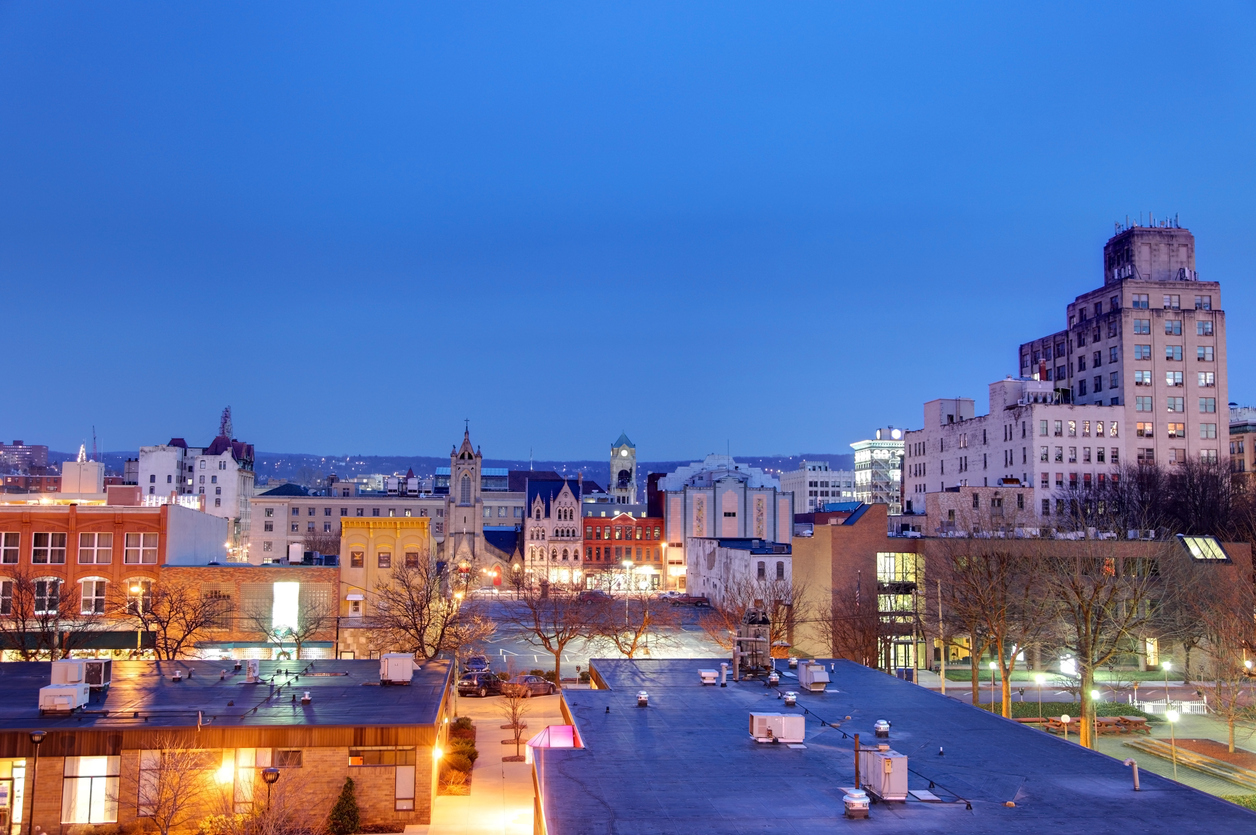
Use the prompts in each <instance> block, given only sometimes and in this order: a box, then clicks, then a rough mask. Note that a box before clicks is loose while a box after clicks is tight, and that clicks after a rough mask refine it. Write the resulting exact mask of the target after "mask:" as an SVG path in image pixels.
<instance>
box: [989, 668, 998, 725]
mask: <svg viewBox="0 0 1256 835" xmlns="http://www.w3.org/2000/svg"><path fill="white" fill-rule="evenodd" d="M997 669H999V662H997V661H991V662H990V712H991V713H993V712H994V671H995V670H997Z"/></svg>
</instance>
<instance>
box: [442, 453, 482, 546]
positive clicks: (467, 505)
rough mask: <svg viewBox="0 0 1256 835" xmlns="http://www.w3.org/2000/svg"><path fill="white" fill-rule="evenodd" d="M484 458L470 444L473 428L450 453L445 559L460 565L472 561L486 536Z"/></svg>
mask: <svg viewBox="0 0 1256 835" xmlns="http://www.w3.org/2000/svg"><path fill="white" fill-rule="evenodd" d="M482 460H483V459H482V457H481V455H480V451H479V450H478V449H474V448H472V446H471V431H470V430H469V429H468V430H467V431H466V432H465V433H464V434H463V436H462V446H460V447H458V448H457V449H455V450H454V451H453V452H451V453H450V454H449V496H448V497H447V498H446V499H445V558H446V559H447V560H448V561H449V562H451V563H453V564H455V565H456V564H457V563H459V562H461V561H462V560H467V561H468V562H473V561H474V560H475V559H476V557H478V556H479V555H478V554H477V553H476V543H477V542H481V541H483V536H484V499H483V498H482V497H481V495H480V469H481V462H482Z"/></svg>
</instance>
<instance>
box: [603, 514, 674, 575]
mask: <svg viewBox="0 0 1256 835" xmlns="http://www.w3.org/2000/svg"><path fill="white" fill-rule="evenodd" d="M637 507H640V508H642V509H644V506H642V505H638V506H637ZM621 508H622V506H620V505H613V504H608V505H600V504H587V505H585V506H584V554H585V564H584V569H585V580H586V586H587V587H588V588H600V589H616V590H618V589H622V588H623V587H624V578H625V576H626V569H625V567H624V562H625V561H629V562H631V563H632V564H633V565H632V568H631V572H632V574H633V576H634V577H635V579H636V583H634V587H639V588H642V589H659V588H662V587H663V586H664V584H665V582H666V580H665V577H666V568H665V567H666V565H667V529H666V527H665V526H664V522H663V518H662V517H661V516H644V515H641V514H640V513H636V514H635V515H634V512H632V511H629V510H625V509H621ZM682 579H683V577H682Z"/></svg>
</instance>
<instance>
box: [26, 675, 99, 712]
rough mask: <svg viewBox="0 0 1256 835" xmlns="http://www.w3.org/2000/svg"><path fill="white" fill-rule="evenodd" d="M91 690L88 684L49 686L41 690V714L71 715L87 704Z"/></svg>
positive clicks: (83, 682) (82, 682)
mask: <svg viewBox="0 0 1256 835" xmlns="http://www.w3.org/2000/svg"><path fill="white" fill-rule="evenodd" d="M90 692H91V688H89V687H88V686H87V682H85V681H81V682H79V683H77V684H49V685H47V686H46V687H41V688H39V712H40V713H70V712H71V711H74V710H78V709H79V708H80V707H83V705H85V704H87V699H88V695H89V694H90Z"/></svg>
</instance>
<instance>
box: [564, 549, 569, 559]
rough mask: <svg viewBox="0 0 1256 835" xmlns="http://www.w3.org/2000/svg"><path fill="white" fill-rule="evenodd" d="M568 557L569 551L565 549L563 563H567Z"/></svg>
mask: <svg viewBox="0 0 1256 835" xmlns="http://www.w3.org/2000/svg"><path fill="white" fill-rule="evenodd" d="M568 556H569V554H568V553H567V549H566V548H564V549H563V562H567V557H568Z"/></svg>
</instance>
